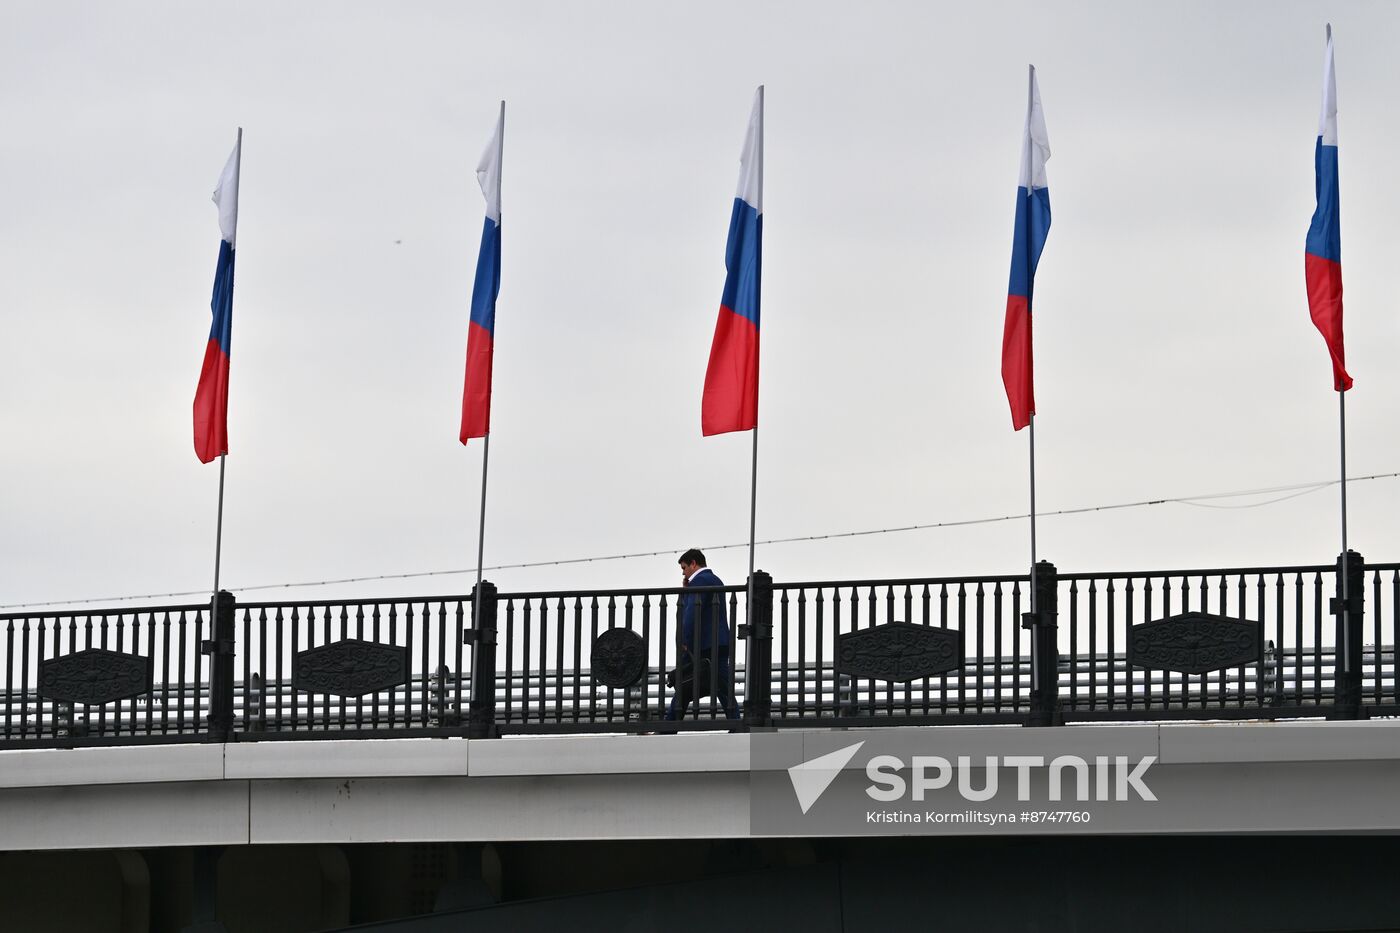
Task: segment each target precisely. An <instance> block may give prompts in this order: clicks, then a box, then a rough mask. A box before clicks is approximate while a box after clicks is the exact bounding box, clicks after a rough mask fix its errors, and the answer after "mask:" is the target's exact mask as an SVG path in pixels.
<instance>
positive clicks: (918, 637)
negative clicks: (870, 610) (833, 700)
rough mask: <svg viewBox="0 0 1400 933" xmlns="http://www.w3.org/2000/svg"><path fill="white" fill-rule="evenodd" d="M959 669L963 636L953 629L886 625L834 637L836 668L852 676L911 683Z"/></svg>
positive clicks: (961, 663) (895, 623)
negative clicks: (911, 681)
mask: <svg viewBox="0 0 1400 933" xmlns="http://www.w3.org/2000/svg"><path fill="white" fill-rule="evenodd" d="M962 666H963V644H962V633H961V632H959V631H957V630H956V629H950V628H938V627H936V626H930V625H914V624H912V623H909V622H886V623H885V624H884V625H877V626H875V627H874V628H867V629H861V630H859V631H856V632H848V633H846V634H844V635H838V636H837V638H836V669H837V671H838V672H840V673H842V674H849V675H850V676H852V677H873V678H876V679H878V680H914V679H916V678H919V677H932V676H933V675H934V674H943V673H946V672H948V671H954V670H957V669H958V668H960V667H962Z"/></svg>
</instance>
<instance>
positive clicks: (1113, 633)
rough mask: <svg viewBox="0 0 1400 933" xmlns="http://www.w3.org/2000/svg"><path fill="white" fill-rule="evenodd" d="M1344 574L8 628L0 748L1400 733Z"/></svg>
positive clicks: (177, 613) (1249, 573)
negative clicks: (1348, 722)
mask: <svg viewBox="0 0 1400 933" xmlns="http://www.w3.org/2000/svg"><path fill="white" fill-rule="evenodd" d="M1340 570H1341V561H1340V559H1339V561H1338V564H1337V565H1309V566H1292V567H1256V568H1234V569H1207V570H1174V571H1146V572H1132V573H1128V572H1115V573H1071V574H1060V573H1058V571H1057V570H1056V568H1055V567H1053V566H1052V565H1050V564H1044V563H1043V564H1040V565H1037V568H1036V572H1035V579H1034V580H1032V577H1031V575H1029V574H1024V575H1010V576H983V577H958V578H953V577H930V578H920V579H900V580H876V581H869V580H866V581H860V580H856V581H818V582H811V583H791V582H782V583H774V582H773V581H772V580H771V578H769V577H768V575H767V574H764V573H762V572H759V573H757V574H755V576H754V579H753V580H752V581H750V582H749V583H748V584H747V585H740V586H727V587H717V588H691V589H686V588H653V589H620V590H589V591H571V592H528V593H509V594H498V593H497V592H496V591H495V588H494V587H493V586H491V584H489V583H487V584H483V586H482V590H481V593H480V594H479V595H480V600H478V598H477V597H478V594H475V593H473V594H465V595H457V596H430V597H411V598H410V597H405V598H393V599H365V600H308V601H298V602H257V603H241V604H240V603H235V602H234V600H233V598H232V597H231V596H228V595H227V594H224V595H223V596H222V597H221V600H220V601H219V602H218V604H217V605H215V606H211V605H182V606H157V607H145V608H137V609H120V610H118V609H106V610H80V611H71V612H66V613H65V612H59V613H22V614H13V615H7V616H0V627H3V640H2V641H0V649H3V656H0V675H3V677H4V680H3V682H0V747H21V746H25V745H55V744H57V745H78V744H100V743H107V744H112V743H140V742H153V741H209V740H212V741H222V740H228V739H234V740H254V739H273V738H298V737H302V738H305V737H323V736H401V735H443V736H446V735H475V736H479V737H480V736H492V735H499V734H502V733H512V732H514V733H520V732H585V731H586V732H653V731H671V730H674V729H735V728H756V727H769V726H774V727H786V726H801V725H828V726H832V725H839V726H860V725H874V724H879V725H893V724H898V723H972V722H989V723H1022V724H1035V725H1056V724H1059V723H1063V722H1075V721H1098V720H1145V721H1154V720H1170V719H1226V718H1236V719H1238V718H1285V717H1322V716H1326V717H1329V718H1342V719H1350V718H1358V717H1361V716H1365V715H1397V714H1400V691H1397V665H1396V651H1395V646H1396V644H1397V642H1400V613H1397V607H1398V606H1400V564H1370V565H1367V564H1365V563H1364V561H1363V560H1362V559H1361V557H1360V556H1359V555H1351V556H1350V557H1349V558H1348V560H1347V576H1346V585H1345V587H1343V576H1342V574H1341V573H1340ZM1033 589H1034V592H1035V593H1036V594H1037V597H1036V599H1035V600H1034V601H1033V600H1032V599H1031V594H1032V590H1033ZM1344 590H1345V593H1344V592H1343V591H1344ZM1033 603H1034V604H1033ZM720 619H722V620H723V621H724V624H723V625H717V624H715V620H720ZM687 620H688V623H689V624H687ZM683 642H685V643H683ZM678 699H679V700H685V701H688V702H684V703H678V702H677V700H678ZM673 708H675V712H673ZM672 715H676V716H677V718H676V719H671V718H669V717H670V716H672Z"/></svg>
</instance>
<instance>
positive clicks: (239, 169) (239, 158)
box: [214, 126, 243, 601]
mask: <svg viewBox="0 0 1400 933" xmlns="http://www.w3.org/2000/svg"><path fill="white" fill-rule="evenodd" d="M234 151H235V152H236V153H237V154H236V155H235V156H234V158H233V177H234V178H236V179H238V185H237V186H236V187H235V188H234V190H233V216H234V218H235V219H234V224H235V225H236V224H237V223H238V220H237V217H238V196H239V194H240V193H241V191H240V189H241V188H242V187H243V127H241V126H240V127H239V128H238V140H237V143H236V144H235V145H234ZM237 229H238V228H237V226H235V227H234V231H235V235H236V232H237ZM234 255H235V257H236V256H237V250H236V249H235V251H234ZM234 263H235V265H234V272H235V275H236V274H237V269H238V266H237V259H236V258H235V260H234ZM232 300H233V299H232V296H230V298H229V301H230V302H232ZM229 313H230V314H231V313H233V308H232V307H230V308H229ZM224 424H225V432H224V435H225V436H224V439H225V442H227V440H228V430H227V425H228V399H227V398H225V399H224ZM227 460H228V451H227V450H225V451H223V452H222V453H220V454H219V511H218V518H217V520H216V521H215V523H214V599H215V601H217V600H218V598H219V568H220V564H221V563H222V560H223V550H224V466H225V463H226V462H227Z"/></svg>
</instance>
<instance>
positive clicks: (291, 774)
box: [223, 739, 478, 780]
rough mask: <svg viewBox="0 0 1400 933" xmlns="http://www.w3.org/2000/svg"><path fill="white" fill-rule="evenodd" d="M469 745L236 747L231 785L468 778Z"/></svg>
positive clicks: (227, 764)
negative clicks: (278, 781)
mask: <svg viewBox="0 0 1400 933" xmlns="http://www.w3.org/2000/svg"><path fill="white" fill-rule="evenodd" d="M477 744H478V743H474V742H471V741H469V740H467V739H322V740H312V741H304V742H299V741H281V740H273V741H268V742H232V743H230V744H228V745H226V746H224V749H225V752H224V773H223V777H226V778H229V779H243V778H247V779H250V780H262V779H274V778H359V777H382V778H395V777H430V776H441V775H465V774H467V773H468V770H467V760H468V751H467V750H468V748H469V747H472V746H475V745H477Z"/></svg>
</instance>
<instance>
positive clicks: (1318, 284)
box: [1303, 253, 1351, 392]
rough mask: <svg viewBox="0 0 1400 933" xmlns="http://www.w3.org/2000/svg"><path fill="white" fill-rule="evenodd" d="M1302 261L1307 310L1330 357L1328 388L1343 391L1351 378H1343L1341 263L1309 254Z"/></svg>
mask: <svg viewBox="0 0 1400 933" xmlns="http://www.w3.org/2000/svg"><path fill="white" fill-rule="evenodd" d="M1303 262H1304V271H1305V273H1306V274H1307V279H1308V311H1309V312H1311V314H1312V320H1313V323H1314V324H1316V325H1317V329H1318V330H1319V331H1320V332H1321V333H1322V339H1323V340H1325V341H1326V342H1327V352H1328V353H1330V354H1331V355H1332V387H1333V388H1334V389H1336V390H1337V391H1338V392H1345V391H1346V390H1347V389H1350V388H1351V376H1349V375H1347V366H1346V350H1345V347H1344V345H1343V342H1342V264H1341V263H1339V262H1333V261H1332V260H1330V259H1323V258H1322V257H1321V256H1314V255H1313V254H1312V253H1307V254H1305V255H1304V257H1303Z"/></svg>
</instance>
